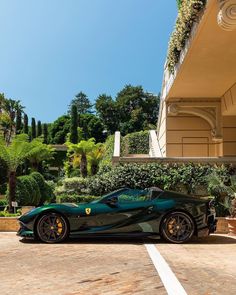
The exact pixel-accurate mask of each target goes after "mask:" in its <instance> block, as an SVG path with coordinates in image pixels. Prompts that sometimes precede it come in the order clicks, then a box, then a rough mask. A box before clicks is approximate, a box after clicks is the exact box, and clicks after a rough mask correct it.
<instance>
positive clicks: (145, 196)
mask: <svg viewBox="0 0 236 295" xmlns="http://www.w3.org/2000/svg"><path fill="white" fill-rule="evenodd" d="M113 197H114V198H116V199H117V201H118V202H119V203H125V202H138V201H148V200H150V199H151V194H150V191H149V190H147V189H146V190H141V189H129V188H123V189H119V190H117V191H114V192H111V193H109V194H106V195H104V196H102V197H101V198H99V199H98V200H95V201H93V202H92V203H103V202H105V200H107V199H110V198H113Z"/></svg>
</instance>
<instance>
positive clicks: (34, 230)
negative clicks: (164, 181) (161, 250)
mask: <svg viewBox="0 0 236 295" xmlns="http://www.w3.org/2000/svg"><path fill="white" fill-rule="evenodd" d="M19 223H20V229H19V231H18V235H19V236H21V237H25V238H37V239H39V240H41V241H43V242H46V243H58V242H62V241H64V240H65V239H66V238H68V237H71V238H72V237H76V238H78V237H88V236H93V237H98V236H99V237H114V236H116V237H132V236H148V237H150V236H154V235H160V236H161V237H163V238H164V239H165V240H166V241H168V242H172V243H184V242H187V241H189V240H190V239H191V237H192V236H193V235H196V236H198V237H199V236H206V235H208V234H209V233H213V232H214V231H215V229H216V220H215V210H214V206H213V202H212V200H209V199H201V198H197V197H192V196H188V195H184V194H180V193H176V192H171V191H163V190H161V189H159V188H156V187H152V188H149V189H145V190H140V189H129V188H122V189H119V190H117V191H114V192H111V193H109V194H107V195H105V196H103V197H102V198H100V199H98V200H96V201H93V202H90V203H80V204H73V203H62V204H49V205H45V206H42V207H38V208H35V209H33V210H31V211H30V212H28V213H26V214H25V215H23V216H21V217H20V218H19Z"/></svg>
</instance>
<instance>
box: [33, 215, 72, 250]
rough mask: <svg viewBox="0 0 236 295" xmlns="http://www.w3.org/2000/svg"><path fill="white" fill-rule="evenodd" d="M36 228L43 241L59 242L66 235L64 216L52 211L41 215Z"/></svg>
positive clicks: (66, 228) (66, 226)
mask: <svg viewBox="0 0 236 295" xmlns="http://www.w3.org/2000/svg"><path fill="white" fill-rule="evenodd" d="M36 229H37V235H38V237H39V239H40V240H41V241H42V242H45V243H51V244H52V243H59V242H62V241H63V240H65V239H66V238H67V236H68V225H67V222H66V220H65V218H64V217H63V216H61V215H59V214H57V213H53V212H50V213H47V214H45V215H43V216H41V218H40V219H39V221H38V223H37V226H36Z"/></svg>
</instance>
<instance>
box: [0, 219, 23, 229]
mask: <svg viewBox="0 0 236 295" xmlns="http://www.w3.org/2000/svg"><path fill="white" fill-rule="evenodd" d="M18 229H19V224H18V221H17V218H16V217H0V232H1V231H2V232H9V231H13V232H16V231H18Z"/></svg>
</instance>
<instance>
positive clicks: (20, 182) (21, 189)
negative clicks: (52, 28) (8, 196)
mask: <svg viewBox="0 0 236 295" xmlns="http://www.w3.org/2000/svg"><path fill="white" fill-rule="evenodd" d="M40 197H41V195H40V189H39V186H38V184H37V182H36V180H35V179H34V178H33V177H32V176H30V175H24V176H20V177H18V178H17V181H16V201H17V202H18V204H19V206H37V205H38V204H39V202H40Z"/></svg>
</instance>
